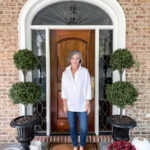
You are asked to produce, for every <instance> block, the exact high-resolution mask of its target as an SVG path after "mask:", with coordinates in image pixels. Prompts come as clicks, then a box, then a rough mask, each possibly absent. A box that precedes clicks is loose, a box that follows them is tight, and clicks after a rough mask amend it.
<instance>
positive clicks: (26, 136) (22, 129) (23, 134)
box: [10, 116, 38, 150]
mask: <svg viewBox="0 0 150 150" xmlns="http://www.w3.org/2000/svg"><path fill="white" fill-rule="evenodd" d="M23 117H24V116H21V117H18V118H16V119H14V120H12V121H11V123H10V126H12V127H14V128H17V133H18V137H17V138H16V139H17V141H18V142H19V143H20V144H21V150H30V149H29V145H30V142H31V141H32V139H33V138H34V125H36V124H37V123H38V119H37V118H36V119H34V121H32V122H28V123H25V124H18V123H16V121H17V120H19V119H21V118H23ZM28 117H33V116H28Z"/></svg>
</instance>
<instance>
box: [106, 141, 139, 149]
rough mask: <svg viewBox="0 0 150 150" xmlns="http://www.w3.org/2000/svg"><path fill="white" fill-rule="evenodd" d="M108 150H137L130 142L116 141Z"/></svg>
mask: <svg viewBox="0 0 150 150" xmlns="http://www.w3.org/2000/svg"><path fill="white" fill-rule="evenodd" d="M107 150H136V149H135V147H134V146H133V145H132V144H131V143H130V142H129V141H123V140H120V141H114V142H113V143H111V144H110V145H109V146H108V148H107Z"/></svg>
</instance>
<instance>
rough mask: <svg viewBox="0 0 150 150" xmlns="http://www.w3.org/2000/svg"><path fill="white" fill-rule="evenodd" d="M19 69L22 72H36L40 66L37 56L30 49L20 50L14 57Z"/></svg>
mask: <svg viewBox="0 0 150 150" xmlns="http://www.w3.org/2000/svg"><path fill="white" fill-rule="evenodd" d="M13 59H14V63H15V65H16V67H17V69H20V70H22V71H28V70H34V68H35V67H36V66H37V65H38V59H37V56H35V55H34V54H33V53H32V51H30V50H28V49H23V50H19V51H18V52H16V53H15V54H14V56H13Z"/></svg>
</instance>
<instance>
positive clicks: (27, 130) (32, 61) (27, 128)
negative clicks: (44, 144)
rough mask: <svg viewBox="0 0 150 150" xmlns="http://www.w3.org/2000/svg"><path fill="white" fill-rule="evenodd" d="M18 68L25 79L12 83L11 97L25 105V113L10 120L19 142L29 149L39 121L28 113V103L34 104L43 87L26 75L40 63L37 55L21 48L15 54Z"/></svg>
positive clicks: (16, 102)
mask: <svg viewBox="0 0 150 150" xmlns="http://www.w3.org/2000/svg"><path fill="white" fill-rule="evenodd" d="M13 59H14V63H15V65H16V67H17V69H19V70H21V71H22V73H23V77H24V81H23V82H17V83H15V84H13V85H12V87H11V89H10V91H9V97H10V98H11V99H12V100H13V103H14V104H23V105H24V106H25V115H24V116H20V117H17V118H15V119H13V120H12V121H11V122H10V125H11V126H12V127H14V128H17V133H18V137H17V140H18V142H20V143H21V147H22V149H23V150H29V145H30V142H31V140H32V139H33V138H34V125H36V124H37V123H38V121H39V119H38V117H37V116H29V115H27V106H28V104H34V103H36V102H37V101H38V99H39V98H40V96H41V89H40V87H39V86H38V85H36V83H33V82H27V81H26V76H27V72H28V71H29V70H34V68H35V67H36V66H37V65H38V60H37V57H36V56H35V55H34V54H33V53H32V51H30V50H28V49H23V50H19V51H18V52H16V53H15V54H14V56H13Z"/></svg>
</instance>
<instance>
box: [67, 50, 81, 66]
mask: <svg viewBox="0 0 150 150" xmlns="http://www.w3.org/2000/svg"><path fill="white" fill-rule="evenodd" d="M75 54H78V56H79V59H80V61H79V63H80V64H82V62H83V60H82V55H81V53H80V52H79V51H78V50H73V51H72V52H71V53H70V54H69V56H68V63H69V64H70V60H71V58H72V56H73V55H75Z"/></svg>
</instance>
